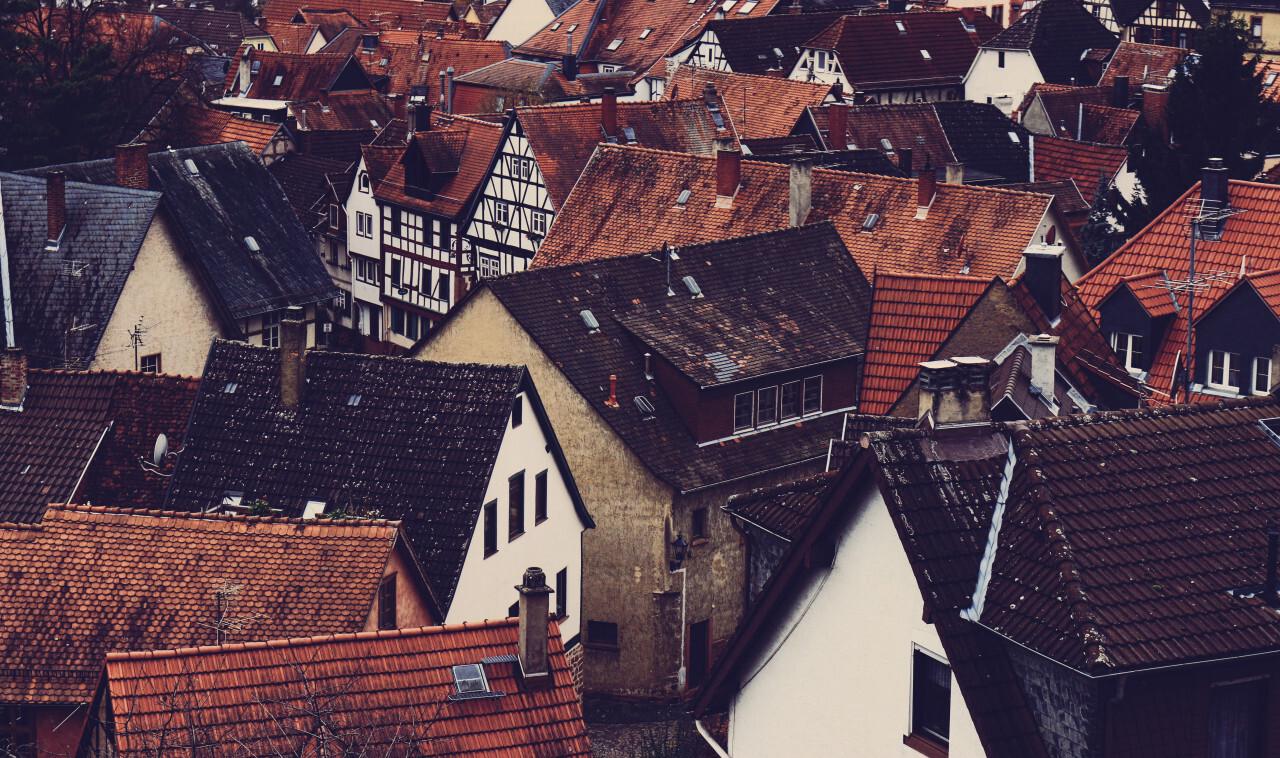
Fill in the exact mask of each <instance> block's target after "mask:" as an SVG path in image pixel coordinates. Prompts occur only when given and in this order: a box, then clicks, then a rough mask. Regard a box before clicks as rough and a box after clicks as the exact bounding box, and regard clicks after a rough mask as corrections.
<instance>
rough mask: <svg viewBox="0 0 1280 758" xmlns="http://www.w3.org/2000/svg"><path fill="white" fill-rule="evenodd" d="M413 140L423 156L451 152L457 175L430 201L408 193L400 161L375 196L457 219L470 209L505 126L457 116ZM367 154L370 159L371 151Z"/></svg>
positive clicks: (440, 188)
mask: <svg viewBox="0 0 1280 758" xmlns="http://www.w3.org/2000/svg"><path fill="white" fill-rule="evenodd" d="M414 140H415V141H416V142H417V143H418V145H419V146H420V148H421V149H422V150H423V152H424V154H427V155H431V154H440V155H442V154H443V153H444V152H448V153H449V154H450V155H451V156H452V159H453V160H454V161H456V163H455V164H451V166H450V167H452V168H455V169H456V173H453V174H452V175H451V176H450V177H449V178H448V179H446V180H445V182H444V184H442V185H441V186H440V187H439V188H438V189H436V191H435V192H434V194H433V195H432V196H431V197H430V198H426V197H418V196H415V195H411V194H408V193H407V192H406V190H405V174H404V164H403V163H402V162H401V161H400V160H397V161H396V162H395V163H394V164H392V165H391V167H390V169H389V170H388V171H387V174H386V176H385V177H384V178H383V180H382V181H381V182H380V183H379V184H378V186H377V187H376V188H375V189H374V193H373V194H374V197H377V198H378V199H379V200H384V201H387V202H391V203H395V204H397V205H401V206H404V207H406V208H414V209H416V210H419V211H424V212H427V213H434V214H436V215H438V216H442V217H455V216H458V215H459V214H461V213H462V212H463V211H464V210H465V209H466V208H467V207H468V205H469V204H470V201H471V196H472V195H474V194H475V193H476V192H477V191H478V190H479V189H480V184H481V182H482V181H483V180H484V177H485V175H486V174H487V173H488V171H489V165H490V163H492V161H493V156H494V153H496V152H497V151H498V147H499V143H500V142H501V141H502V126H501V125H500V124H490V123H488V122H485V121H477V120H475V119H469V118H464V117H462V116H455V117H453V119H452V124H450V125H449V126H447V127H444V128H432V129H431V130H430V131H427V132H418V133H417V134H416V135H414ZM402 152H403V151H402ZM365 154H366V157H368V155H369V153H368V150H366V153H365Z"/></svg>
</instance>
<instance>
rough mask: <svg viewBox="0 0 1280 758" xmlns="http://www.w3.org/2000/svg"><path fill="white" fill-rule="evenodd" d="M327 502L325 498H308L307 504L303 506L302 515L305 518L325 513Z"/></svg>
mask: <svg viewBox="0 0 1280 758" xmlns="http://www.w3.org/2000/svg"><path fill="white" fill-rule="evenodd" d="M325 505H326V503H325V501H323V500H308V501H307V503H306V505H304V506H302V517H303V518H304V519H313V518H315V517H316V516H319V515H320V514H321V513H324V507H325Z"/></svg>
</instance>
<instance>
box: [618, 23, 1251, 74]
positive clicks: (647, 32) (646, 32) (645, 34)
mask: <svg viewBox="0 0 1280 758" xmlns="http://www.w3.org/2000/svg"><path fill="white" fill-rule="evenodd" d="M650 34H653V29H652V27H651V28H649V29H645V30H644V31H642V32H640V39H649V35H650ZM1274 76H1275V75H1274V74H1272V77H1274Z"/></svg>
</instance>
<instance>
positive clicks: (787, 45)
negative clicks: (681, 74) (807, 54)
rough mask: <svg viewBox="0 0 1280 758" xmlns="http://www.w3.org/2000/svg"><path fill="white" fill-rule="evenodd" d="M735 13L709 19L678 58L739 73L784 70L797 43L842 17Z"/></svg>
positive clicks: (796, 52)
mask: <svg viewBox="0 0 1280 758" xmlns="http://www.w3.org/2000/svg"><path fill="white" fill-rule="evenodd" d="M738 13H741V9H739V11H738ZM738 13H735V14H732V15H730V16H728V17H726V18H723V19H716V20H714V21H708V22H707V26H706V28H705V29H704V30H703V32H702V34H701V35H700V36H699V37H698V38H697V39H696V40H695V41H693V42H691V43H689V44H688V45H686V46H685V47H683V48H681V49H680V51H679V52H677V53H676V57H677V59H678V60H680V62H681V63H686V64H689V65H692V66H697V67H699V68H710V69H715V70H717V71H732V72H734V73H738V74H757V75H765V74H768V73H770V72H773V73H774V74H775V75H776V74H781V73H785V72H787V71H790V70H791V69H792V67H793V66H795V64H796V59H797V58H799V57H800V46H801V45H803V44H804V43H806V42H808V41H809V40H810V39H812V38H813V37H814V36H815V35H817V34H819V33H820V32H822V31H823V30H825V29H826V28H827V27H829V26H831V25H832V24H834V23H836V22H837V21H839V20H840V16H841V14H839V13H803V14H788V15H785V16H765V17H761V18H747V17H744V16H741V15H738Z"/></svg>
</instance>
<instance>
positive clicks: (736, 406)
mask: <svg viewBox="0 0 1280 758" xmlns="http://www.w3.org/2000/svg"><path fill="white" fill-rule="evenodd" d="M755 405H756V393H754V392H739V393H738V394H736V395H734V396H733V431H734V433H735V434H736V433H738V432H746V431H750V430H751V429H752V428H753V427H754V426H755V417H756V416H755Z"/></svg>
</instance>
